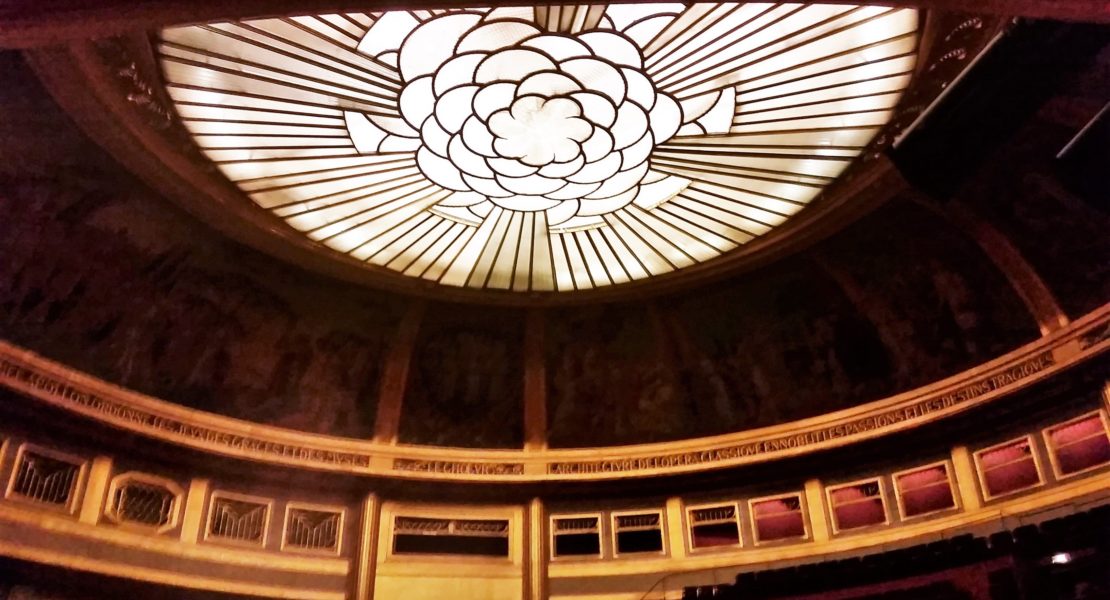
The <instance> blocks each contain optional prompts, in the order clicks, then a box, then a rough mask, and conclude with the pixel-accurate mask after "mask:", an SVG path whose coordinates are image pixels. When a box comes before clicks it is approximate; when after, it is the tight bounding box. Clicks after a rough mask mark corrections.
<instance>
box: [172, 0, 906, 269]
mask: <svg viewBox="0 0 1110 600" xmlns="http://www.w3.org/2000/svg"><path fill="white" fill-rule="evenodd" d="M916 45H917V12H916V11H914V10H911V9H893V8H884V7H875V6H868V7H856V6H845V5H800V4H756V3H724V4H718V3H695V4H614V5H603V4H600V5H583V6H544V7H512V8H494V9H490V8H473V9H445V10H412V11H391V12H384V13H366V14H363V13H358V14H328V15H316V16H301V17H290V18H268V19H257V20H250V21H242V22H235V23H229V22H220V23H210V24H206V25H192V26H186V27H175V28H170V29H166V30H164V31H163V32H162V40H161V43H160V44H159V53H160V58H161V63H162V67H163V71H164V75H165V80H166V84H167V88H168V92H169V94H170V96H171V98H172V99H173V100H174V102H175V105H176V108H177V111H178V113H179V115H180V117H181V119H182V121H183V122H184V124H185V125H186V127H187V128H188V129H189V130H190V131H191V132H192V134H193V135H194V138H195V140H196V142H197V144H198V145H199V146H200V147H201V148H202V149H203V151H204V153H205V154H206V155H207V156H208V158H209V159H211V160H212V161H213V162H215V163H216V164H217V165H218V166H219V167H220V169H221V171H222V172H223V173H224V174H225V175H226V176H227V177H228V178H229V179H230V180H231V181H233V182H234V183H235V184H236V185H238V187H239V188H240V189H241V190H242V191H243V192H244V193H245V194H246V195H247V196H249V197H250V198H251V199H252V200H253V201H254V202H255V203H256V204H257V205H258V206H259V207H260V208H261V209H264V210H268V211H270V212H272V213H273V214H275V215H277V216H278V217H281V218H282V219H284V220H285V222H286V223H288V224H289V225H290V226H291V227H293V228H294V229H296V230H298V231H300V232H302V233H303V234H304V235H306V236H308V237H309V238H310V239H312V240H314V241H317V242H319V243H321V244H324V245H326V246H327V247H329V248H331V249H333V250H335V251H338V252H341V253H343V254H347V255H349V256H351V257H353V258H355V259H357V260H360V261H365V262H366V263H368V264H371V265H377V266H381V267H385V268H388V269H391V270H394V271H397V272H400V273H403V274H405V275H409V276H412V277H418V278H423V279H427V280H431V281H435V282H438V283H441V284H444V285H449V286H461V287H469V288H479V289H482V288H486V289H503V290H514V291H572V290H580V289H589V288H596V287H601V286H608V285H614V284H620V283H624V282H628V281H633V280H639V279H645V278H649V277H654V276H658V275H663V274H665V273H668V272H671V271H674V270H677V269H681V268H683V267H687V266H690V265H693V264H696V263H699V262H704V261H707V260H710V259H712V258H714V257H717V256H719V255H721V254H722V253H725V252H728V251H730V250H733V249H735V248H737V247H739V246H740V245H742V244H744V243H746V242H749V241H750V240H752V239H754V238H755V237H757V236H760V235H763V234H766V233H767V232H768V231H770V230H771V229H773V228H774V227H777V226H779V225H781V224H782V223H783V222H784V221H786V220H787V219H789V218H790V217H791V216H792V215H794V214H795V213H797V212H798V211H799V210H801V209H802V208H804V207H805V205H806V204H807V203H808V202H809V201H811V200H812V199H813V198H814V197H816V196H817V195H818V194H819V193H820V192H821V190H822V189H823V188H824V187H825V186H827V185H828V184H830V183H831V182H832V181H833V180H834V179H835V178H836V177H837V176H838V175H839V174H840V173H841V172H842V171H843V170H844V169H845V168H846V167H847V166H848V164H849V163H850V162H851V161H852V160H853V159H854V158H855V157H856V156H857V155H858V154H859V153H860V152H861V151H862V150H863V148H864V147H865V146H866V145H867V143H868V142H869V141H870V139H871V138H872V137H873V136H874V135H875V134H876V133H877V132H878V130H879V129H880V128H881V127H882V126H883V125H884V124H885V123H886V122H887V121H888V120H889V118H890V117H891V113H892V110H893V108H894V106H895V105H896V104H897V102H898V100H899V98H900V96H901V94H902V91H903V90H904V89H905V87H906V85H907V84H908V83H909V79H910V77H911V73H912V71H913V68H914V64H915V59H916Z"/></svg>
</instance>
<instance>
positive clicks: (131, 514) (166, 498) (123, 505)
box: [112, 481, 177, 527]
mask: <svg viewBox="0 0 1110 600" xmlns="http://www.w3.org/2000/svg"><path fill="white" fill-rule="evenodd" d="M176 503H177V494H175V493H174V492H173V491H172V490H170V489H168V488H166V487H164V486H161V485H157V484H153V483H145V482H142V481H126V482H124V483H122V484H120V485H119V486H118V487H117V488H116V493H115V496H114V497H113V498H112V510H113V513H114V514H115V516H116V518H117V519H119V521H120V522H122V523H135V524H138V525H147V526H150V527H165V526H167V525H170V523H171V521H172V520H173V511H174V508H175V505H176Z"/></svg>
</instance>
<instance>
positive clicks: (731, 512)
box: [690, 504, 736, 523]
mask: <svg viewBox="0 0 1110 600" xmlns="http://www.w3.org/2000/svg"><path fill="white" fill-rule="evenodd" d="M734 519H736V507H735V506H733V505H731V504H726V505H724V506H712V507H708V508H697V509H694V510H691V511H690V520H691V521H693V522H694V523H716V522H719V521H731V520H734Z"/></svg>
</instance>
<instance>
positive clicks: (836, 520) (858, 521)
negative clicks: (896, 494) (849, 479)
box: [829, 479, 887, 531]
mask: <svg viewBox="0 0 1110 600" xmlns="http://www.w3.org/2000/svg"><path fill="white" fill-rule="evenodd" d="M829 509H830V512H832V517H833V524H834V526H835V527H836V530H837V531H844V530H847V529H859V528H860V527H869V526H871V525H882V524H885V523H886V522H887V519H886V504H885V498H884V496H883V490H882V486H881V483H880V482H879V480H878V479H873V480H870V481H863V482H860V483H853V484H849V485H844V486H840V487H836V488H831V489H829Z"/></svg>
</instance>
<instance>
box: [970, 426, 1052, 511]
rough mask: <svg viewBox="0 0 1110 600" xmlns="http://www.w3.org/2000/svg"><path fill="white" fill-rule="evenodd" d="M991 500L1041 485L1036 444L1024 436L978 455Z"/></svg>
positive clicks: (980, 470)
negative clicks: (1035, 449)
mask: <svg viewBox="0 0 1110 600" xmlns="http://www.w3.org/2000/svg"><path fill="white" fill-rule="evenodd" d="M975 458H976V462H977V463H978V465H979V473H980V476H981V477H982V482H983V488H984V492H986V496H987V497H988V498H994V497H997V496H1004V495H1006V494H1013V493H1015V492H1019V491H1022V490H1027V489H1030V488H1033V487H1036V486H1038V485H1040V484H1041V473H1040V468H1039V467H1038V465H1037V457H1036V455H1035V454H1034V451H1033V446H1032V443H1031V442H1030V439H1029V438H1028V437H1024V438H1021V439H1018V440H1013V441H1011V442H1006V443H1005V444H1000V445H998V446H994V447H992V448H988V449H986V450H980V451H979V452H977V453H976V454H975Z"/></svg>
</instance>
